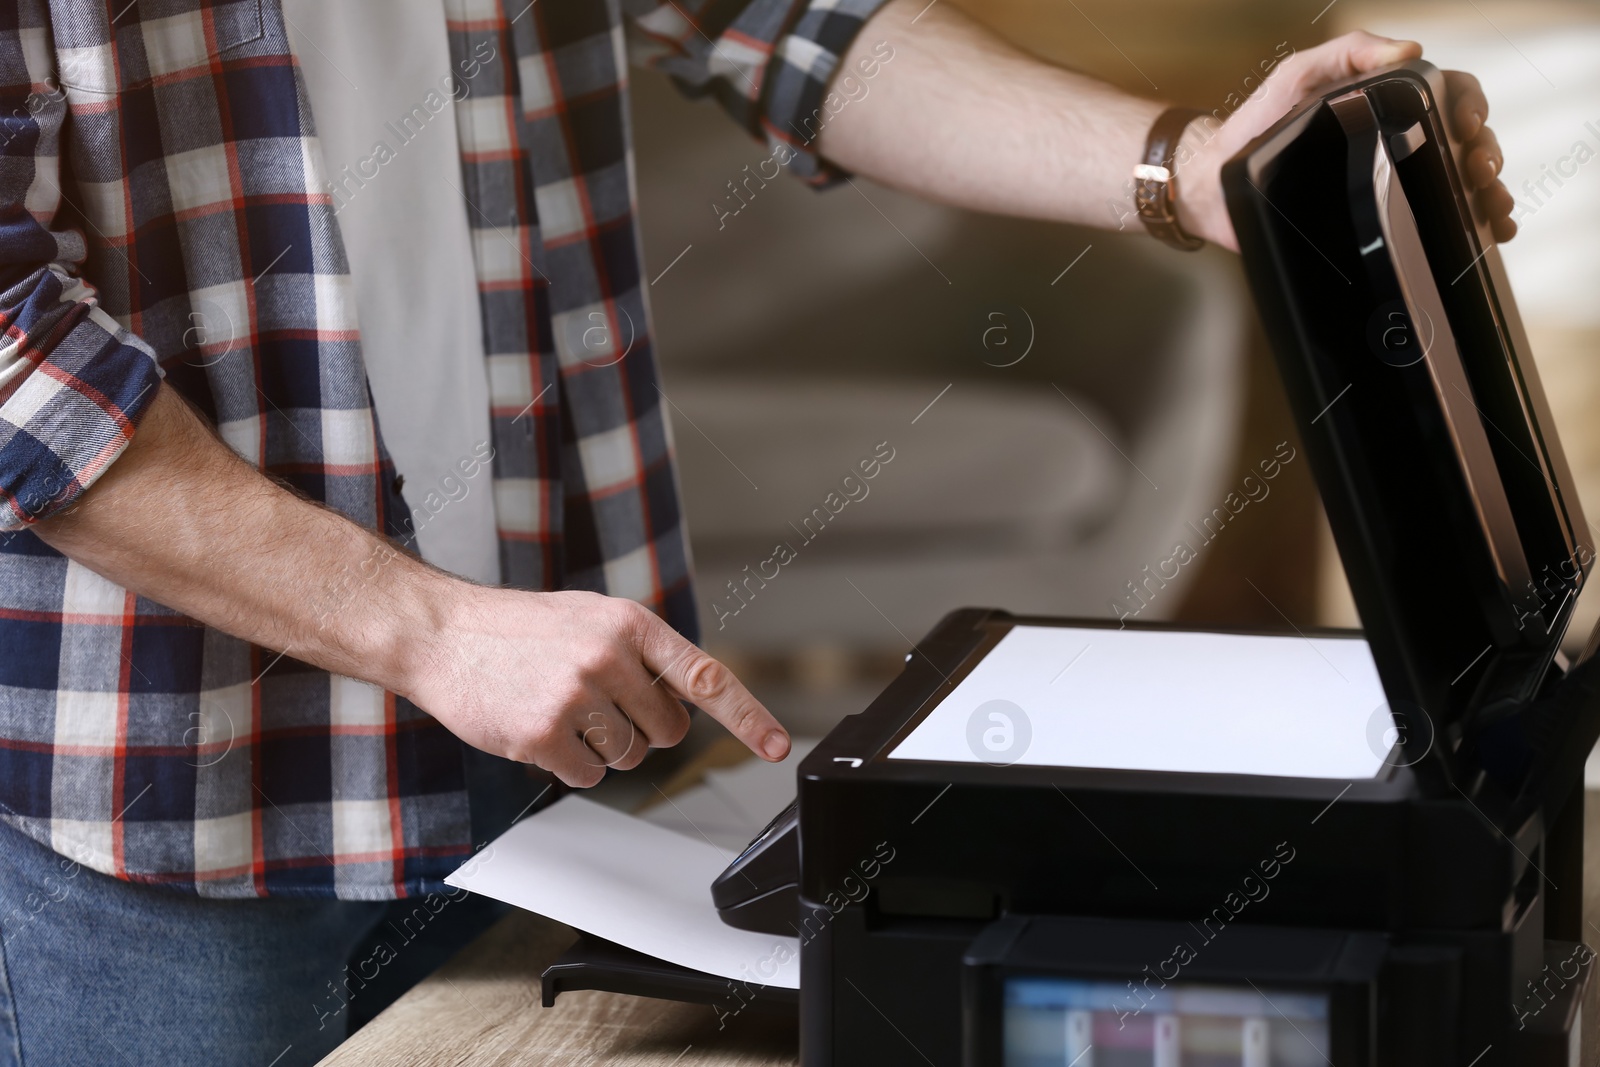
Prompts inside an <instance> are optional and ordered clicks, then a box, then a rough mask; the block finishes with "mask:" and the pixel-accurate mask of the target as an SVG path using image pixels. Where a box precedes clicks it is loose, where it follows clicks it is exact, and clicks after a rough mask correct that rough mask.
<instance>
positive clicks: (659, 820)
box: [639, 737, 819, 854]
mask: <svg viewBox="0 0 1600 1067" xmlns="http://www.w3.org/2000/svg"><path fill="white" fill-rule="evenodd" d="M818 740H819V739H818V738H807V737H796V738H793V739H792V740H791V742H790V747H789V756H788V758H787V759H785V760H784V761H783V762H782V763H768V762H767V761H766V760H759V759H747V760H745V761H744V762H743V763H739V764H736V765H735V766H733V767H728V768H719V769H714V770H709V771H707V772H706V774H705V781H704V782H702V783H701V784H700V785H696V786H691V787H690V788H688V789H685V790H684V791H683V792H681V793H675V794H673V796H672V797H671V799H670V800H662V801H660V802H659V803H657V804H654V805H652V806H651V807H650V808H649V810H647V811H645V812H643V813H642V814H641V815H640V816H639V817H640V818H642V819H644V820H645V821H646V822H652V823H655V824H656V825H657V826H662V827H665V828H666V829H668V830H676V831H677V832H678V833H680V834H686V835H688V836H690V837H701V838H706V839H709V840H710V841H711V843H712V844H714V845H716V846H717V847H718V848H727V849H732V850H733V851H734V853H735V854H737V853H738V852H741V851H743V849H744V846H745V845H748V844H749V843H750V840H751V838H753V837H755V836H756V834H758V833H760V832H761V830H762V828H763V827H765V826H766V825H767V823H769V822H771V821H772V817H773V816H774V815H776V814H778V812H780V811H782V810H783V809H784V808H787V807H788V806H789V804H790V802H791V801H793V800H794V792H795V779H794V769H795V768H796V767H797V766H799V764H800V761H801V760H803V759H805V758H806V756H807V755H808V754H810V752H811V750H812V749H813V748H815V747H816V746H817V742H818Z"/></svg>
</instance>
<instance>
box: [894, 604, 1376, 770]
mask: <svg viewBox="0 0 1600 1067" xmlns="http://www.w3.org/2000/svg"><path fill="white" fill-rule="evenodd" d="M1393 742H1394V737H1393V725H1392V718H1391V716H1390V713H1389V706H1388V702H1387V699H1386V698H1385V696H1384V692H1383V687H1382V685H1381V684H1380V683H1379V681H1378V671H1377V667H1376V666H1375V665H1374V663H1373V660H1372V653H1371V652H1370V651H1369V649H1368V647H1367V642H1366V641H1364V640H1362V639H1361V638H1359V637H1324V636H1315V637H1276V636H1260V635H1255V634H1229V633H1209V632H1196V631H1165V630H1134V629H1128V630H1112V629H1091V628H1078V627H1066V626H1016V627H1014V628H1012V629H1011V630H1010V632H1008V633H1007V634H1006V635H1005V636H1004V637H1003V638H1001V639H1000V642H999V643H998V644H996V645H995V646H994V648H993V649H991V650H990V652H989V653H988V655H986V656H984V657H983V658H982V659H981V660H979V661H978V662H977V664H976V665H975V666H974V667H973V668H972V670H971V672H970V673H968V674H967V675H966V677H964V678H962V679H961V680H960V681H959V682H958V683H957V684H956V687H955V688H954V689H953V690H951V692H950V693H949V695H948V696H946V697H945V698H944V699H943V700H942V701H940V702H939V703H938V704H937V705H936V706H935V707H934V708H933V710H932V711H930V712H929V713H928V714H927V715H926V716H925V717H924V718H923V720H922V721H921V722H920V723H918V724H917V725H916V726H915V727H914V728H913V729H912V730H911V732H910V733H909V734H907V735H906V736H905V738H904V739H903V740H902V741H901V742H900V743H899V744H898V745H897V746H895V748H894V749H893V750H892V751H891V752H890V753H889V757H888V758H890V759H894V760H934V761H940V762H950V763H990V764H1024V765H1035V766H1045V767H1084V768H1100V769H1115V770H1139V771H1169V772H1189V773H1201V774H1250V775H1269V776H1275V777H1290V778H1339V779H1346V780H1354V779H1359V778H1373V777H1376V776H1377V775H1378V774H1379V772H1380V771H1382V770H1383V769H1384V765H1385V757H1386V756H1387V755H1388V753H1389V750H1390V748H1391V746H1392V744H1393Z"/></svg>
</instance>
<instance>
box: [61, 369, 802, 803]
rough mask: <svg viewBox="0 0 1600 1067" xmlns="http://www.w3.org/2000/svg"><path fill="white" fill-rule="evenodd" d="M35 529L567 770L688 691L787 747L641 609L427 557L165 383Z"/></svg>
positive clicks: (779, 753) (509, 752) (129, 580)
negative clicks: (277, 478)
mask: <svg viewBox="0 0 1600 1067" xmlns="http://www.w3.org/2000/svg"><path fill="white" fill-rule="evenodd" d="M34 529H35V530H36V532H37V533H38V535H39V536H40V537H41V538H43V539H44V541H45V542H46V543H47V544H49V545H50V546H51V547H53V548H55V549H56V550H58V551H60V552H61V553H63V554H65V555H66V556H68V557H69V558H71V559H73V560H76V561H77V562H78V563H81V564H83V565H84V566H86V567H88V568H89V569H90V570H92V571H94V572H95V573H97V574H100V575H102V576H104V577H106V578H109V579H110V580H111V581H114V582H116V583H117V584H119V585H121V586H123V587H124V588H127V589H130V590H133V591H135V592H137V593H139V594H141V595H143V596H146V597H148V598H150V599H152V600H154V601H156V602H158V603H161V604H164V605H166V606H167V607H170V608H174V609H176V610H178V611H181V612H183V613H184V614H185V615H188V616H190V617H191V618H195V619H198V620H200V621H201V622H204V623H206V624H207V625H210V626H213V627H215V628H216V629H218V630H221V631H223V632H224V633H229V634H232V635H234V636H235V637H241V638H244V639H245V640H247V641H251V642H253V643H255V644H258V645H261V646H263V647H266V648H271V649H277V650H279V651H282V652H286V653H288V654H289V655H292V656H294V657H296V658H297V659H301V660H304V661H305V662H307V663H311V664H313V665H315V666H318V667H321V668H323V669H324V670H328V671H332V672H333V673H335V674H342V675H346V676H348V677H351V678H360V679H362V680H364V681H368V682H372V683H374V684H376V685H380V686H382V687H383V688H385V689H387V690H390V691H392V692H395V693H399V694H400V695H402V696H405V697H407V698H409V699H411V700H413V701H415V702H416V703H417V704H418V705H419V706H420V707H421V708H422V709H423V710H424V711H427V712H428V713H429V714H431V715H433V716H434V717H435V718H437V719H438V720H439V721H440V722H442V723H443V724H444V725H445V726H446V727H448V728H449V729H450V731H451V732H453V733H454V734H455V735H456V736H457V737H459V738H461V739H462V740H463V741H465V742H467V743H468V744H470V745H474V746H476V747H478V748H481V749H483V750H485V751H487V752H492V753H494V754H496V755H501V756H507V757H509V758H511V759H516V760H520V761H522V762H524V763H536V764H538V765H539V766H541V767H544V768H545V769H546V770H550V771H553V772H554V773H555V774H557V775H558V776H559V777H560V778H561V779H562V780H563V781H565V782H567V783H568V784H569V785H576V786H588V785H593V784H594V783H595V782H597V781H599V780H600V777H601V776H602V775H603V774H604V773H605V770H606V768H608V767H617V768H620V769H622V770H627V769H629V768H631V767H634V766H636V765H637V764H638V763H639V761H640V760H642V759H643V758H644V755H645V753H646V751H647V750H648V749H649V748H652V747H658V748H659V747H664V746H667V745H674V744H677V742H678V741H679V740H681V739H682V738H683V735H684V732H685V731H686V730H687V729H688V715H687V713H686V712H685V711H684V708H683V705H682V703H681V702H680V701H684V700H687V701H692V702H694V703H695V704H697V705H698V706H699V707H700V708H702V709H703V710H704V711H705V712H706V713H707V714H709V715H711V716H712V717H713V718H715V719H717V720H718V721H719V722H721V723H723V724H724V725H725V726H727V727H728V729H729V730H731V731H732V732H733V733H734V734H735V735H736V736H738V737H739V738H740V740H742V741H744V743H745V744H746V745H748V746H749V747H750V748H751V749H752V750H753V751H755V752H758V753H760V754H761V755H762V756H763V757H764V758H766V759H769V760H778V759H782V758H783V757H784V756H785V755H786V754H787V753H788V751H789V740H788V735H787V734H786V733H785V732H784V730H783V728H782V727H781V726H780V725H779V724H778V722H777V720H775V719H774V718H773V717H772V715H771V713H770V712H768V711H767V710H766V708H764V707H762V706H761V703H760V701H758V700H756V699H755V698H754V697H753V696H751V695H750V692H749V691H748V690H747V689H745V687H744V686H743V685H741V684H740V683H739V680H738V679H737V678H735V677H734V676H733V675H732V674H731V673H730V672H729V671H728V669H727V668H726V667H724V666H722V664H720V663H718V662H717V661H716V660H714V659H712V658H711V657H710V656H707V655H706V654H705V653H704V652H702V651H701V650H700V649H698V648H696V647H694V646H693V645H692V644H690V643H689V642H688V641H686V640H684V638H683V637H681V636H680V635H679V634H678V633H676V632H675V631H674V630H673V629H672V628H671V627H669V626H668V625H667V624H666V623H665V622H663V621H662V620H661V619H660V618H658V617H657V616H655V615H654V614H652V613H651V612H650V611H649V610H648V609H646V608H644V607H642V606H640V605H639V604H635V603H634V602H632V601H630V600H623V599H619V598H616V597H607V596H601V595H599V594H597V593H590V592H576V591H572V592H538V593H535V592H524V591H517V590H510V589H497V588H490V587H485V586H478V585H474V584H472V583H471V582H468V581H465V580H463V579H461V578H457V577H454V576H453V575H448V574H445V573H444V572H442V571H437V570H435V569H433V568H432V567H429V566H427V565H426V564H424V563H423V562H421V561H420V560H418V559H417V558H415V557H414V556H411V555H409V554H406V553H404V552H401V551H399V550H398V549H396V548H395V547H394V546H392V545H391V544H390V543H389V542H387V541H385V540H384V539H383V538H381V537H379V536H377V535H376V534H374V533H372V532H370V531H368V530H364V529H362V528H361V527H360V526H358V525H357V524H355V523H354V522H351V521H350V520H349V519H347V518H345V517H344V516H342V515H339V514H338V513H336V512H334V511H331V510H329V509H328V508H325V507H322V506H320V505H318V504H315V503H312V502H311V501H308V500H305V499H303V498H301V497H298V496H296V495H295V494H293V493H291V492H289V491H288V490H286V489H284V488H283V487H282V486H280V485H277V484H276V483H274V482H272V481H271V480H269V479H268V478H266V477H265V476H263V475H262V474H260V473H259V472H258V471H257V470H256V469H255V468H254V467H251V466H250V465H249V464H247V463H245V462H244V461H243V460H241V459H240V458H239V457H238V456H236V455H235V454H234V453H233V452H232V451H231V450H230V449H229V448H228V447H227V446H226V445H225V444H223V442H222V441H221V440H219V439H218V438H217V437H216V435H214V434H213V433H212V432H211V430H210V429H209V428H208V427H207V426H206V425H205V423H204V422H203V421H202V420H201V419H200V417H199V416H198V415H197V414H196V413H195V412H194V411H193V410H192V409H191V408H190V407H189V406H188V404H186V403H185V402H184V401H183V400H182V399H181V398H180V397H179V396H178V395H177V394H176V393H175V392H173V391H172V390H171V389H170V388H168V387H166V386H162V387H161V391H160V394H159V395H158V396H157V398H156V400H155V402H154V403H153V404H152V405H151V407H150V410H149V411H148V412H147V413H146V414H145V417H144V420H143V422H141V423H140V425H139V430H138V432H137V433H136V434H135V435H134V437H133V440H132V442H131V443H130V444H129V445H128V448H127V449H126V450H125V451H124V452H123V453H122V455H121V456H120V457H119V458H118V459H117V461H116V462H115V463H113V464H112V465H111V467H110V469H109V470H107V471H106V473H105V474H104V475H102V476H101V478H100V479H99V481H97V482H95V484H93V485H92V486H90V487H89V489H88V490H87V491H86V492H85V493H84V494H83V496H82V497H81V498H80V499H79V500H78V502H77V503H75V504H74V505H72V506H71V507H70V508H68V509H67V510H66V511H64V512H62V513H59V514H57V515H54V516H51V517H50V518H48V519H46V520H44V521H43V522H40V523H38V524H37V525H36V526H35V527H34Z"/></svg>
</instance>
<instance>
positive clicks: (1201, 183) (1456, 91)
mask: <svg viewBox="0 0 1600 1067" xmlns="http://www.w3.org/2000/svg"><path fill="white" fill-rule="evenodd" d="M1421 56H1422V46H1421V45H1420V44H1418V43H1417V42H1415V41H1396V40H1392V39H1390V38H1387V37H1377V36H1374V35H1373V34H1370V33H1365V32H1362V31H1360V30H1357V31H1356V32H1354V33H1347V34H1345V35H1344V36H1343V37H1338V38H1335V39H1334V40H1331V41H1327V42H1325V43H1323V44H1320V45H1318V46H1317V47H1315V48H1311V49H1308V50H1306V51H1304V52H1297V53H1296V54H1294V55H1292V56H1290V57H1289V58H1288V59H1286V60H1284V61H1283V62H1282V63H1280V64H1278V66H1277V68H1276V69H1275V70H1274V71H1273V72H1272V74H1271V75H1269V76H1268V77H1267V79H1266V81H1265V82H1263V83H1262V85H1261V88H1260V89H1257V90H1256V91H1255V93H1253V94H1252V95H1251V97H1250V99H1249V100H1247V101H1246V102H1245V103H1244V104H1243V105H1241V106H1240V108H1239V110H1238V111H1236V112H1234V113H1233V115H1232V116H1230V117H1229V118H1228V120H1227V121H1226V122H1224V123H1223V124H1222V127H1221V129H1220V130H1217V131H1216V132H1214V133H1210V134H1208V133H1207V131H1206V130H1205V129H1204V128H1203V127H1202V124H1200V123H1195V124H1194V125H1191V126H1190V127H1189V130H1188V132H1187V133H1186V134H1185V135H1184V138H1183V141H1182V142H1181V146H1180V149H1179V154H1178V165H1177V170H1178V174H1179V177H1180V179H1181V183H1182V184H1181V193H1180V195H1179V199H1178V204H1179V207H1178V210H1179V218H1180V221H1181V222H1182V224H1183V227H1184V229H1186V230H1188V231H1189V232H1190V233H1193V234H1195V235H1196V236H1199V237H1204V238H1205V239H1206V240H1208V241H1213V242H1215V243H1216V244H1219V245H1222V246H1224V247H1226V248H1230V249H1233V250H1235V251H1237V250H1238V247H1239V244H1238V240H1237V238H1236V237H1235V236H1234V233H1233V223H1232V222H1231V221H1230V220H1229V218H1228V211H1227V207H1226V206H1225V204H1224V203H1223V197H1222V183H1221V172H1222V165H1223V164H1224V163H1226V162H1227V161H1228V160H1229V159H1231V158H1232V157H1233V156H1234V155H1235V154H1236V153H1237V152H1238V151H1239V150H1240V149H1241V148H1243V147H1244V146H1245V145H1247V144H1249V143H1250V142H1251V141H1253V140H1254V139H1255V138H1257V137H1259V136H1260V135H1261V134H1262V133H1265V132H1266V131H1267V130H1268V129H1269V128H1270V127H1271V126H1272V124H1273V123H1275V122H1277V121H1278V120H1279V119H1280V118H1282V117H1283V116H1284V115H1285V114H1286V113H1287V112H1288V111H1289V109H1290V108H1291V107H1293V106H1294V105H1295V104H1297V103H1299V102H1300V101H1301V100H1303V99H1305V98H1306V97H1308V96H1311V95H1313V94H1314V93H1316V92H1318V91H1319V90H1320V89H1322V88H1323V87H1325V86H1328V85H1332V84H1334V83H1336V82H1340V81H1344V80H1346V79H1349V78H1353V77H1355V76H1357V75H1360V74H1365V73H1367V72H1369V71H1374V70H1379V69H1381V68H1383V67H1387V66H1392V65H1393V64H1396V63H1403V62H1406V61H1407V60H1412V59H1418V58H1420V57H1421ZM1445 87H1446V92H1447V94H1448V100H1447V101H1446V107H1447V109H1448V115H1449V121H1450V124H1451V131H1450V132H1451V133H1452V134H1453V135H1454V136H1455V137H1456V139H1457V141H1458V142H1459V143H1460V146H1461V148H1460V154H1459V158H1458V160H1457V162H1458V164H1459V165H1460V169H1461V174H1462V179H1463V180H1464V181H1465V182H1466V183H1467V185H1468V187H1469V188H1470V189H1471V190H1472V191H1473V195H1474V197H1475V199H1476V203H1477V208H1478V212H1479V214H1480V215H1481V216H1482V217H1483V218H1484V219H1485V220H1486V221H1487V222H1488V224H1489V227H1490V229H1491V231H1492V232H1493V234H1494V237H1495V240H1497V241H1509V240H1510V239H1511V238H1512V237H1513V236H1514V235H1515V234H1516V232H1517V224H1516V223H1515V222H1513V221H1512V219H1511V212H1512V209H1513V208H1514V207H1515V206H1516V204H1515V202H1514V201H1513V199H1512V197H1511V193H1510V192H1509V191H1508V190H1507V189H1506V187H1505V186H1504V185H1503V184H1502V183H1501V182H1500V172H1501V170H1502V169H1503V167H1504V163H1505V160H1504V157H1503V156H1502V155H1501V154H1500V143H1499V142H1498V141H1497V140H1496V139H1495V135H1494V131H1493V130H1491V129H1490V128H1489V127H1488V126H1487V125H1485V119H1486V118H1487V117H1488V115H1489V102H1488V100H1487V99H1486V98H1485V97H1484V94H1483V88H1482V86H1480V85H1479V84H1478V79H1476V78H1474V77H1473V76H1472V75H1470V74H1463V73H1461V72H1459V71H1446V72H1445ZM1184 148H1187V149H1188V151H1187V152H1185V151H1184Z"/></svg>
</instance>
